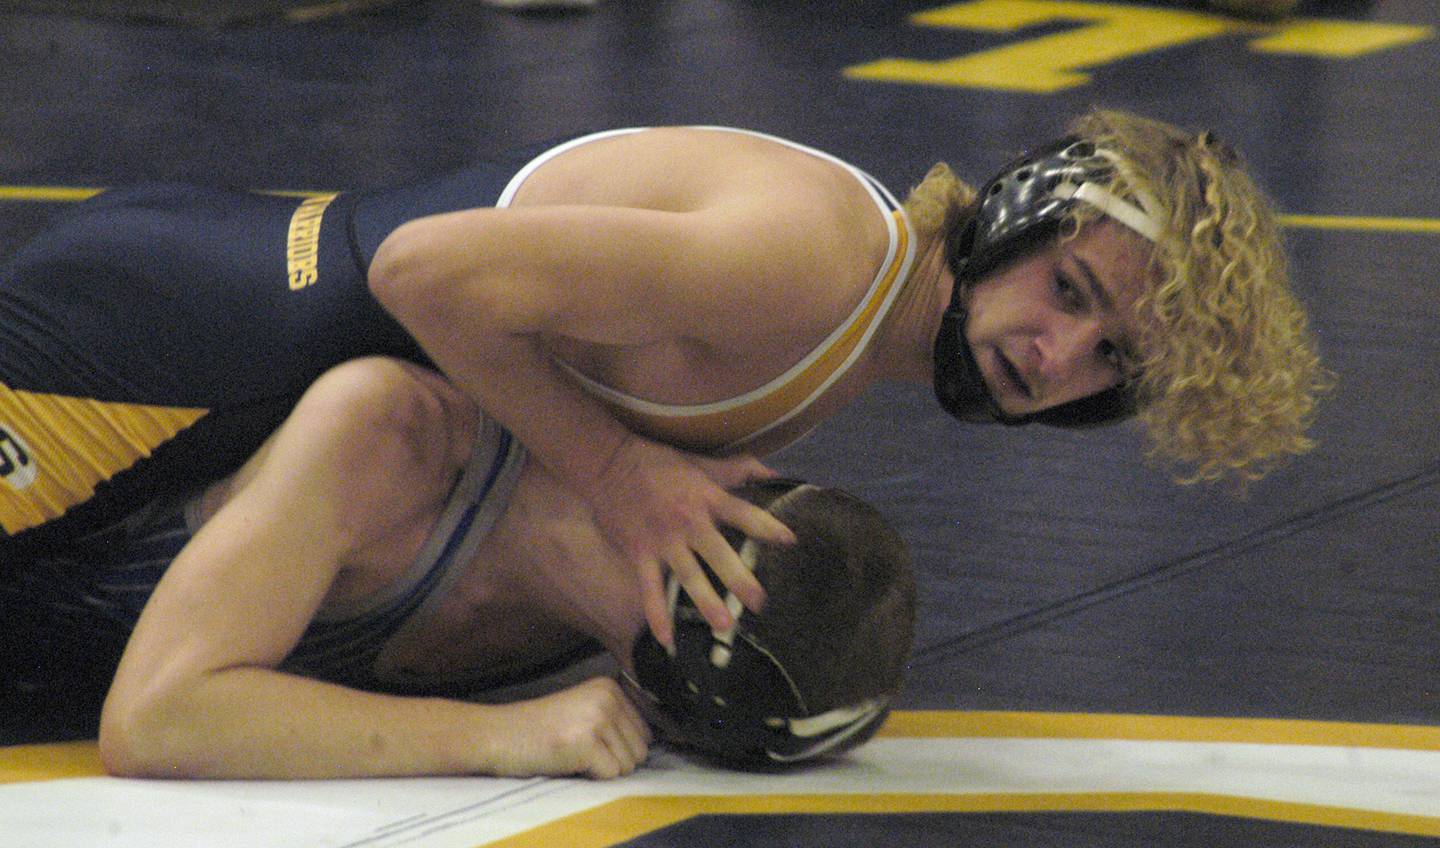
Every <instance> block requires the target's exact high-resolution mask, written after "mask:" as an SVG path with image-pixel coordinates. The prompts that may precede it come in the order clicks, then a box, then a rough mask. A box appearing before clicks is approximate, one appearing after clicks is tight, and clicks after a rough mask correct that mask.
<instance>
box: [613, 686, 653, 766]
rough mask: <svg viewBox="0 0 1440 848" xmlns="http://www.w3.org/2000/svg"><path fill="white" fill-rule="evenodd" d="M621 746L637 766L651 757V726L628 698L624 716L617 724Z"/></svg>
mask: <svg viewBox="0 0 1440 848" xmlns="http://www.w3.org/2000/svg"><path fill="white" fill-rule="evenodd" d="M616 726H617V727H616V729H617V730H618V731H619V734H620V741H621V744H623V745H624V747H625V751H626V752H627V755H628V756H629V758H630V761H631V762H632V763H634V764H636V765H638V764H640V763H643V762H645V758H646V757H648V756H649V755H650V725H648V724H646V723H645V719H644V718H642V717H641V716H640V710H639V709H638V708H636V706H635V705H634V704H632V703H630V700H629V699H628V698H626V701H625V709H624V711H623V714H622V715H621V716H620V717H619V718H618V720H617V722H616Z"/></svg>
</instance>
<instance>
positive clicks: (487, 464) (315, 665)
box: [286, 419, 525, 688]
mask: <svg viewBox="0 0 1440 848" xmlns="http://www.w3.org/2000/svg"><path fill="white" fill-rule="evenodd" d="M524 459H525V451H524V448H523V447H522V446H521V445H520V443H519V442H517V441H515V439H514V438H513V437H511V435H510V434H509V433H508V432H506V431H505V430H504V429H503V428H501V427H500V426H499V425H498V424H496V423H495V422H493V421H490V420H489V419H483V420H482V423H481V429H480V435H479V438H478V439H477V440H476V445H475V449H474V451H473V452H472V453H471V456H470V460H469V462H468V463H467V464H466V466H465V469H464V471H463V472H462V473H461V475H460V479H459V480H458V481H457V482H456V484H455V486H454V488H453V489H452V490H451V493H450V496H449V498H448V499H447V501H446V504H445V506H444V508H443V509H442V510H441V513H440V517H439V519H438V520H437V521H436V522H435V525H434V527H433V528H432V529H431V531H430V534H429V536H428V537H427V538H426V540H425V543H424V544H423V545H422V547H421V549H420V553H419V554H418V555H417V556H416V557H415V560H414V562H413V564H412V565H411V567H410V569H409V570H408V571H407V572H406V574H405V575H403V576H402V577H401V578H400V579H399V580H397V581H395V582H394V583H393V584H392V586H391V587H390V588H389V589H388V590H387V591H385V592H383V593H377V594H375V595H371V596H369V597H366V598H363V599H360V600H358V601H356V602H355V603H352V604H345V605H338V606H331V607H327V608H325V609H322V610H321V611H320V613H319V614H318V615H317V616H316V617H315V618H314V619H313V620H312V621H311V623H310V626H309V628H307V630H306V631H305V634H304V636H302V637H301V639H300V642H299V644H298V645H296V647H295V650H294V651H293V652H291V654H290V656H289V657H288V658H287V659H286V667H288V668H290V669H293V670H299V671H301V672H302V673H306V674H310V675H313V676H317V677H322V678H325V679H328V680H333V681H336V682H341V683H346V684H349V685H355V686H360V687H362V688H369V687H371V686H374V685H375V684H376V683H377V682H378V683H379V685H380V686H381V687H382V688H383V687H384V685H385V683H386V681H387V677H386V674H385V668H386V664H385V662H384V658H385V648H386V647H388V646H389V645H390V644H392V643H394V642H395V641H396V639H397V638H398V637H400V636H402V635H403V634H404V633H406V632H408V631H409V630H410V629H413V628H414V627H417V626H420V622H421V621H422V620H423V619H424V618H425V617H426V616H427V615H428V613H429V611H431V610H433V609H434V608H435V607H436V606H438V605H439V604H440V603H441V602H442V601H443V600H444V598H445V597H446V595H447V594H448V593H449V591H450V590H451V588H452V587H453V586H454V585H455V583H456V582H457V581H459V580H460V578H461V577H462V576H463V575H464V574H465V567H466V566H467V565H468V564H469V563H470V561H471V559H472V558H473V556H474V554H475V550H476V548H478V547H479V545H480V543H481V541H483V540H484V538H485V536H486V535H487V534H488V533H489V532H490V529H491V528H492V527H493V526H494V524H495V521H496V520H497V519H498V518H499V516H500V514H501V513H502V512H503V511H504V509H505V506H506V504H507V503H508V502H509V499H510V492H511V490H512V489H513V488H514V486H515V483H516V481H517V480H518V479H519V476H520V471H521V468H522V467H523V465H524Z"/></svg>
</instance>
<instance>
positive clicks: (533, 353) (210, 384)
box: [0, 111, 1326, 642]
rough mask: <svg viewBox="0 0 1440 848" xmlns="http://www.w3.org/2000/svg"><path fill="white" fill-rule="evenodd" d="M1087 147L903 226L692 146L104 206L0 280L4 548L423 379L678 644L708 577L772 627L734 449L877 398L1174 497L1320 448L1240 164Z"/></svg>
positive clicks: (940, 185)
mask: <svg viewBox="0 0 1440 848" xmlns="http://www.w3.org/2000/svg"><path fill="white" fill-rule="evenodd" d="M1072 130H1073V136H1071V137H1067V138H1066V139H1063V140H1061V141H1059V142H1056V143H1052V144H1048V145H1046V146H1043V147H1041V148H1039V149H1038V150H1037V151H1036V152H1035V153H1034V154H1033V155H1031V156H1028V157H1026V158H1025V159H1023V160H1020V161H1017V162H1015V163H1013V164H1012V165H1010V166H1007V167H1006V168H1005V169H1004V170H1003V171H1002V172H1001V173H1000V175H999V176H997V177H996V178H995V179H993V180H991V181H990V182H989V183H987V184H986V185H985V186H984V187H983V188H982V191H981V193H980V196H979V197H978V198H977V195H976V194H975V192H973V191H971V190H970V189H969V188H968V187H966V186H964V185H963V184H962V183H960V182H959V181H958V180H957V179H956V178H955V176H954V174H953V173H952V172H951V171H950V170H949V169H948V168H946V167H944V166H937V167H936V168H935V169H934V170H932V171H931V173H930V174H928V175H927V176H926V177H925V179H924V180H923V181H922V182H921V183H920V184H919V185H918V186H917V187H916V188H915V189H914V190H913V191H912V192H911V193H910V195H909V197H908V199H907V200H906V201H905V203H903V204H899V203H896V202H895V201H894V200H893V199H892V198H891V196H890V195H889V193H888V192H887V191H885V189H884V188H883V187H881V186H879V185H878V184H877V183H876V182H875V181H874V180H872V179H870V178H869V177H867V176H866V175H865V174H863V173H861V172H860V171H858V170H857V169H855V168H854V167H852V166H850V165H847V164H845V163H843V162H840V161H838V160H836V159H834V158H833V157H830V156H827V155H826V154H823V153H820V152H818V151H815V150H811V149H809V148H805V147H802V146H800V145H797V144H794V143H791V142H787V141H783V140H780V139H775V138H771V137H768V136H761V135H758V134H755V133H749V132H742V131H737V130H729V129H721V128H698V127H693V128H659V129H647V130H633V131H632V130H626V131H617V132H610V133H601V134H599V135H595V136H587V137H584V138H580V139H576V140H574V141H571V142H568V143H565V144H562V145H558V146H555V147H552V148H549V149H547V150H546V151H545V152H543V153H541V154H539V155H537V156H531V155H530V154H529V153H527V154H525V155H522V156H519V157H517V158H516V159H515V160H514V161H512V162H505V163H500V164H498V165H495V166H493V167H484V168H477V169H472V170H469V171H466V172H464V173H461V174H458V175H454V176H451V177H447V178H444V179H439V180H435V181H432V182H430V183H427V184H424V185H421V186H417V187H414V188H411V189H403V190H397V191H390V192H381V193H376V194H369V195H359V196H353V195H344V194H342V195H339V196H337V197H328V196H327V197H317V198H309V199H306V200H304V201H300V200H296V199H287V198H274V197H259V196H250V197H246V198H243V199H242V198H237V197H233V196H229V195H214V196H212V195H209V194H198V195H197V194H196V193H195V192H194V191H193V190H180V189H163V188H161V189H155V188H151V189H146V190H142V191H139V192H125V193H116V194H115V195H114V196H113V197H111V198H110V199H108V200H107V199H106V197H104V196H102V198H101V199H100V200H99V201H98V202H97V203H96V205H94V206H92V207H91V208H90V209H89V210H88V211H85V212H82V213H81V214H80V215H79V216H77V218H75V219H72V221H71V223H69V224H66V225H62V226H61V227H59V228H58V229H57V230H56V231H55V232H52V233H51V234H49V235H48V236H42V237H41V238H40V239H39V240H38V241H37V242H36V243H34V244H32V245H31V246H30V247H29V248H27V249H26V250H24V251H22V252H21V254H20V255H19V256H18V257H17V258H16V259H14V260H12V261H11V263H10V264H9V265H8V266H7V267H6V268H5V269H3V270H0V318H3V320H0V363H3V366H0V367H3V368H4V369H5V370H4V371H3V373H0V384H3V385H4V386H6V387H8V388H7V389H4V390H0V456H3V457H4V460H5V461H7V462H8V467H9V470H8V471H7V472H6V474H5V475H4V479H5V480H6V481H7V484H8V486H7V485H0V524H3V525H4V526H5V527H6V529H7V530H8V531H9V532H10V533H18V532H20V531H23V530H25V529H26V528H28V527H34V526H36V525H46V524H47V523H50V522H53V523H57V524H59V523H62V522H64V521H66V520H71V521H73V523H74V525H83V524H85V523H89V524H90V525H91V526H94V525H95V524H96V523H97V522H98V523H103V520H111V519H114V518H115V517H117V516H121V515H124V514H125V513H126V512H127V511H128V510H129V509H132V508H134V506H135V505H136V504H139V503H145V502H148V501H149V500H151V499H153V497H154V496H155V494H156V493H157V492H160V491H165V490H166V489H167V487H171V486H173V485H174V480H175V479H177V478H179V479H185V480H189V479H193V476H192V475H194V474H196V473H201V474H209V475H211V476H212V477H213V476H215V475H218V474H219V473H223V472H226V471H228V470H231V469H232V468H233V467H234V466H235V465H236V464H238V463H239V462H240V461H241V460H242V458H243V457H244V456H246V455H248V453H249V452H250V451H251V450H253V448H254V446H255V445H256V444H258V440H259V438H260V437H261V436H262V435H263V434H264V433H267V432H269V431H270V430H271V429H273V427H274V426H275V425H276V424H278V422H279V420H280V418H281V416H283V415H284V413H285V411H287V410H288V408H289V405H290V404H292V403H293V401H294V398H295V397H296V396H297V395H298V392H299V391H300V390H301V388H302V387H303V386H305V385H307V384H308V383H309V382H310V380H312V379H313V378H314V377H315V376H316V375H317V374H318V373H320V371H322V370H323V369H324V368H325V367H328V366H329V365H332V364H334V363H335V362H338V361H339V360H340V359H343V358H346V357H349V356H355V355H361V354H367V353H383V354H389V355H397V356H408V357H410V358H414V359H417V360H428V361H430V362H432V363H433V364H434V365H436V366H438V368H439V369H440V370H441V371H443V372H444V373H445V374H446V375H447V376H448V377H449V378H450V379H451V380H453V381H454V382H455V384H456V385H457V386H459V387H460V388H461V389H462V390H463V391H464V392H465V393H467V394H468V395H470V396H471V397H473V398H474V399H476V400H477V401H478V402H479V403H480V404H481V405H482V407H483V408H484V409H485V410H486V413H487V414H488V415H490V416H492V417H494V418H495V419H496V420H497V421H498V422H499V423H500V424H502V425H503V426H505V427H506V428H507V429H508V430H510V431H511V432H513V433H514V434H515V435H516V437H517V438H518V439H519V440H520V441H522V442H523V443H524V444H526V445H527V447H528V448H529V449H530V450H531V451H532V452H533V455H534V457H535V460H536V461H537V462H539V463H541V464H543V465H545V466H546V467H547V468H548V469H550V471H551V472H552V473H554V474H555V475H556V476H557V477H558V478H559V479H560V480H562V481H563V482H564V483H565V484H566V485H567V486H569V487H570V488H571V489H572V490H574V491H575V492H577V493H579V494H580V495H581V496H582V497H583V498H585V500H586V501H587V502H588V503H589V505H590V507H591V509H592V510H593V511H594V514H595V517H596V521H597V523H598V525H599V526H600V528H601V529H602V531H603V532H604V534H605V536H606V537H607V538H608V539H610V540H611V542H612V543H613V544H614V545H615V546H616V547H617V549H619V550H620V551H621V552H622V554H623V555H624V557H625V558H626V559H627V560H628V561H630V562H632V563H633V564H634V566H635V567H636V568H637V570H638V573H639V575H640V580H641V586H642V596H643V597H644V599H645V605H646V610H647V618H648V620H649V621H650V624H651V627H652V629H653V630H654V632H655V633H656V635H657V636H658V637H659V638H660V639H661V640H662V641H663V642H668V640H669V622H668V621H667V620H666V619H665V614H664V611H665V604H664V592H663V585H664V575H665V574H666V573H667V572H668V573H671V574H674V575H677V576H678V577H679V579H680V580H681V582H682V584H683V586H684V588H685V590H686V591H687V592H688V593H690V594H691V595H692V596H693V597H694V599H695V602H696V604H697V605H698V607H699V609H700V610H701V611H702V613H703V614H704V615H705V617H706V618H707V619H708V620H709V621H711V623H712V624H714V625H715V626H716V627H722V628H723V627H725V626H727V625H728V624H729V622H730V618H731V616H730V613H729V612H728V610H727V609H726V607H725V605H724V604H723V603H721V601H720V597H719V595H718V593H717V592H716V591H715V590H714V589H713V588H712V587H711V585H710V583H709V581H708V580H706V579H705V578H704V575H703V573H702V570H701V569H700V567H699V565H698V560H699V559H704V560H705V561H707V562H708V563H709V564H710V565H711V566H712V567H713V569H714V572H715V574H716V575H717V576H718V578H719V580H720V582H721V584H722V585H724V586H725V587H727V588H728V589H729V590H731V591H733V592H734V593H735V594H736V595H737V596H738V597H740V598H741V600H742V601H743V603H744V604H745V605H746V606H747V607H754V606H757V605H758V604H760V603H761V602H762V600H763V592H762V591H761V590H760V587H759V586H758V585H757V584H756V583H755V581H753V580H752V579H751V578H750V576H749V573H748V571H746V569H744V567H743V565H742V564H741V562H740V561H739V558H738V557H737V556H736V554H735V552H734V551H733V550H730V549H729V547H728V546H727V545H726V543H725V541H724V539H723V537H722V535H721V533H720V531H719V527H721V526H724V525H729V526H731V527H734V528H736V529H738V530H740V531H742V532H743V533H745V534H746V535H749V536H752V537H756V538H760V539H766V540H772V541H782V540H784V539H785V538H787V533H786V531H785V528H784V527H782V526H780V525H779V524H777V523H776V522H775V521H774V520H773V519H772V518H771V517H769V516H767V515H766V514H765V513H764V512H763V511H761V510H758V509H756V508H755V507H754V506H753V505H751V504H748V503H745V502H743V501H742V500H739V499H737V498H735V497H734V496H733V495H731V494H730V493H729V492H728V491H727V489H728V488H730V487H732V486H734V485H736V484H738V483H740V482H742V481H743V480H745V479H749V478H753V477H757V476H764V475H765V474H767V473H768V472H767V471H766V470H765V469H764V467H763V466H762V465H760V464H759V462H758V461H756V460H755V459H753V458H751V457H753V456H764V455H766V454H768V453H770V452H771V451H773V450H774V449H776V448H777V447H778V446H780V445H782V444H784V443H786V442H788V441H790V440H793V439H794V438H796V437H797V436H798V435H800V434H801V433H803V432H805V431H806V430H808V429H809V428H811V427H813V426H815V425H816V424H817V423H818V422H820V421H821V420H823V419H824V418H825V417H827V416H828V415H830V414H831V413H833V412H834V411H836V410H837V409H839V408H840V407H841V406H843V405H844V404H845V403H847V402H848V401H849V400H851V399H853V398H854V397H856V396H857V395H859V394H860V393H861V392H863V391H864V390H865V389H866V388H867V387H868V386H870V385H872V384H874V383H875V382H877V381H880V380H887V379H900V380H910V381H919V382H926V383H933V384H934V386H935V390H936V393H937V395H938V396H939V398H940V400H941V403H942V404H943V405H944V407H945V408H946V409H947V410H949V411H950V412H952V413H953V414H955V415H956V416H957V417H960V418H962V419H965V420H985V421H996V420H998V421H1005V422H1007V423H1020V422H1024V421H1033V420H1039V421H1043V422H1046V423H1049V424H1058V425H1070V426H1090V425H1093V424H1097V423H1105V422H1109V421H1114V420H1119V419H1122V418H1126V417H1130V416H1138V417H1139V418H1140V419H1141V420H1142V421H1143V422H1144V424H1145V426H1146V430H1147V432H1148V434H1149V435H1150V438H1151V444H1152V448H1153V450H1152V456H1154V457H1156V458H1158V459H1161V460H1164V461H1169V462H1173V463H1175V464H1176V468H1177V476H1178V477H1179V478H1180V479H1184V480H1201V479H1203V480H1215V479H1221V478H1227V477H1228V478H1233V479H1241V480H1247V479H1254V478H1256V477H1258V476H1260V475H1261V474H1263V473H1264V472H1265V471H1266V470H1267V469H1268V468H1269V467H1271V466H1272V465H1274V464H1275V463H1276V462H1278V461H1279V460H1281V459H1283V458H1285V457H1287V456H1289V455H1293V454H1295V453H1299V452H1303V451H1304V450H1306V449H1308V447H1309V446H1310V441H1309V440H1308V439H1307V438H1306V436H1305V434H1304V433H1305V429H1306V428H1307V426H1308V422H1309V420H1310V418H1311V416H1312V413H1313V407H1314V402H1315V398H1316V396H1317V394H1318V393H1319V392H1320V391H1321V390H1322V389H1323V388H1324V386H1325V383H1326V375H1325V373H1324V371H1323V369H1322V368H1321V366H1320V364H1319V359H1318V356H1317V353H1316V349H1315V345H1314V341H1313V339H1312V338H1311V336H1310V334H1309V331H1308V329H1307V326H1306V317H1305V314H1304V311H1303V309H1302V308H1301V307H1300V305H1299V304H1298V302H1297V301H1296V299H1295V298H1294V296H1293V295H1292V293H1291V292H1290V290H1289V284H1288V281H1287V278H1286V272H1285V262H1284V256H1283V253H1282V250H1281V246H1280V242H1279V238H1278V235H1277V233H1276V226H1275V219H1274V214H1273V212H1272V210H1271V208H1270V206H1269V204H1268V202H1267V201H1266V199H1265V198H1264V197H1263V195H1262V194H1261V193H1260V192H1259V191H1258V189H1257V188H1256V187H1255V185H1254V183H1253V182H1252V181H1251V179H1250V178H1249V177H1248V176H1247V174H1246V172H1245V170H1244V168H1243V166H1242V164H1241V162H1240V160H1239V158H1238V157H1237V156H1236V155H1235V153H1234V152H1233V151H1232V150H1231V149H1230V148H1229V147H1228V146H1226V145H1225V144H1223V143H1221V142H1218V141H1216V140H1215V139H1214V138H1213V137H1212V136H1211V135H1209V134H1208V133H1198V134H1197V133H1191V132H1187V131H1182V130H1180V129H1177V128H1175V127H1172V126H1169V125H1166V124H1161V123H1157V122H1152V121H1147V120H1144V119H1141V118H1136V117H1134V116H1130V115H1126V114H1123V113H1116V112H1106V111H1098V112H1094V113H1091V114H1088V115H1085V116H1083V117H1082V118H1080V119H1079V120H1078V121H1077V122H1076V123H1075V124H1074V126H1073V127H1072ZM522 162H523V163H524V164H521V163H522ZM162 236H163V238H162ZM367 287H368V288H367ZM372 294H373V296H374V300H372ZM377 301H378V305H377ZM77 304H79V308H76V307H77ZM382 307H383V308H382ZM417 345H418V346H417ZM73 398H85V399H88V400H89V401H97V402H98V403H96V404H95V406H96V407H97V408H93V409H92V408H86V409H84V410H77V409H75V408H73V407H75V406H77V404H76V403H74V402H72V399H73ZM82 413H83V414H82ZM117 419H123V420H117ZM57 421H63V422H65V423H64V424H63V425H61V424H55V423H53V422H57ZM76 422H83V429H84V432H83V433H80V430H81V428H82V424H81V423H76ZM119 432H124V433H125V434H126V435H125V446H123V447H120V448H117V447H115V443H116V442H117V439H116V438H115V436H114V434H115V433H119ZM77 433H78V435H77ZM95 434H98V435H95ZM75 444H82V445H84V446H85V449H84V450H83V451H81V455H80V456H79V457H78V458H76V459H75V460H74V461H70V462H68V466H67V467H69V468H71V469H72V470H73V471H74V473H72V474H69V475H68V476H56V475H53V474H52V475H50V476H49V477H48V478H47V475H46V472H45V468H46V463H47V462H48V463H51V464H52V465H54V466H65V465H66V464H67V460H66V459H65V458H64V457H65V454H66V452H67V451H69V450H71V449H72V448H73V447H74V445H75ZM92 444H93V445H95V446H94V447H93V448H92V447H91V445H92ZM197 469H198V471H197ZM97 489H98V490H99V494H98V495H97V494H95V491H96V490H97ZM67 511H69V512H70V513H71V514H72V515H71V518H67V519H61V520H60V521H58V522H57V521H55V518H56V516H59V515H61V514H63V513H65V512H67ZM82 519H83V520H82ZM102 519H103V520H102ZM42 529H44V528H43V527H42ZM72 531H73V525H72V528H63V529H62V531H61V532H62V535H64V534H70V533H72Z"/></svg>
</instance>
